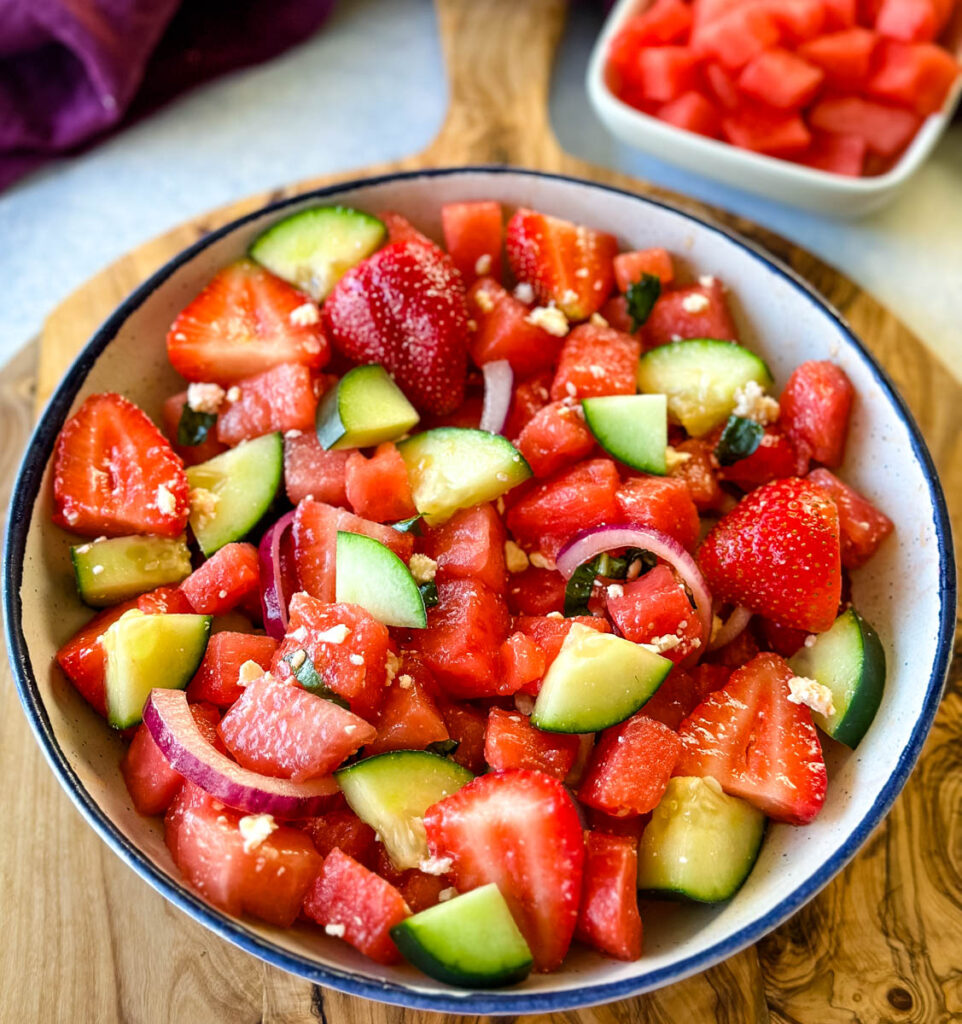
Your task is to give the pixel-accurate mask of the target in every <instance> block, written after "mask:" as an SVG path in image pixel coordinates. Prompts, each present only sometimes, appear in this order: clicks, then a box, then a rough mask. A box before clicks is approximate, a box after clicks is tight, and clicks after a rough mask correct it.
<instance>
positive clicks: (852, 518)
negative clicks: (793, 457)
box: [808, 469, 894, 569]
mask: <svg viewBox="0 0 962 1024" xmlns="http://www.w3.org/2000/svg"><path fill="white" fill-rule="evenodd" d="M808 480H809V481H810V482H811V483H813V484H815V485H816V486H817V487H819V488H820V489H821V490H822V491H824V492H825V493H826V494H827V495H828V496H829V497H830V498H831V499H832V501H834V502H835V505H836V507H837V508H838V528H839V531H840V532H841V535H842V565H844V566H845V568H846V569H857V568H858V567H859V566H860V565H864V564H865V563H866V562H867V561H868V560H869V559H870V558H871V557H872V555H874V554H875V552H876V551H877V550H878V547H879V545H880V544H881V543H882V541H883V540H885V538H886V537H887V536H888V535H889V534H890V533H891V532H892V530H893V529H894V524H893V523H892V520H891V519H889V517H888V516H887V515H886V514H885V513H884V512H881V511H879V509H877V508H876V507H875V506H874V505H873V504H872V503H871V502H870V501H869V500H868V499H867V498H865V497H863V496H862V495H861V494H859V493H858V491H856V490H855V489H854V488H852V487H849V486H848V484H846V483H843V482H842V481H841V480H839V478H838V477H837V476H835V474H834V473H830V472H829V471H828V470H827V469H815V470H812V472H811V473H809V474H808Z"/></svg>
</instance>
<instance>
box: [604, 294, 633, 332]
mask: <svg viewBox="0 0 962 1024" xmlns="http://www.w3.org/2000/svg"><path fill="white" fill-rule="evenodd" d="M601 316H602V318H603V319H604V320H605V321H606V322H607V324H608V326H609V327H611V328H613V329H614V330H616V331H621V333H622V334H630V335H631V336H632V337H633V338H640V336H641V332H640V331H633V330H632V329H631V328H632V324H633V321H632V319H631V314H630V313H629V312H628V300H627V299H626V298H625V296H624V295H613V296H612V297H611V298H610V299H609V300H608V301H607V302H606V303H605V304H604V305H603V306H602V307H601Z"/></svg>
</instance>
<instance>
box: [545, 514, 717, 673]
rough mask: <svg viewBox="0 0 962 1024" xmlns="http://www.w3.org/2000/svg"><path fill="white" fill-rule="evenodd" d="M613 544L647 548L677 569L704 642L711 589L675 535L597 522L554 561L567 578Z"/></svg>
mask: <svg viewBox="0 0 962 1024" xmlns="http://www.w3.org/2000/svg"><path fill="white" fill-rule="evenodd" d="M616 548H642V549H643V550H645V551H650V552H651V553H652V554H653V555H655V556H656V557H657V558H660V559H662V560H663V561H665V562H667V563H668V564H669V565H670V566H671V567H672V568H673V569H674V570H675V572H677V573H678V575H679V576H680V577H681V578H682V580H683V581H684V583H685V585H686V586H687V587H688V589H689V590H690V591H691V596H692V597H693V598H694V600H695V612H696V614H697V615H698V618H699V620H700V622H701V628H702V636H703V637H704V640H703V641H702V643H703V644H707V642H708V639H709V638H710V637H711V592H710V591H709V589H708V585H707V584H706V583H705V578H704V577H703V576H702V574H701V570H700V569H699V568H698V566H697V565H696V564H695V560H694V558H692V557H691V555H690V554H688V552H687V551H686V550H685V549H684V548H683V547H682V546H681V544H679V543H678V541H677V540H675V539H674V537H669V536H668V535H667V534H664V533H661V532H660V531H659V530H649V529H646V528H645V527H643V526H596V527H595V528H594V529H592V530H585V531H584V532H583V533H579V534H577V535H576V536H575V537H573V538H572V539H571V540H570V541H568V543H567V544H566V545H565V546H564V547H563V548H562V549H561V551H560V552H559V554H558V557H557V558H556V559H555V564H556V565H557V567H558V571H559V572H560V573H561V575H562V576H564V578H565V579H570V577H571V574H572V573H573V572H574V571H575V569H577V568H578V566H579V565H583V564H584V563H585V562H587V561H590V560H591V559H592V558H594V557H595V555H601V554H604V552H606V551H613V550H615V549H616ZM697 653H698V652H697V651H696V652H695V654H696V655H697ZM697 660H698V659H697V656H696V657H690V658H688V659H686V661H688V662H689V663H691V662H694V661H697Z"/></svg>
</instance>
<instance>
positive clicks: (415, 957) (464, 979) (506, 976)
mask: <svg viewBox="0 0 962 1024" xmlns="http://www.w3.org/2000/svg"><path fill="white" fill-rule="evenodd" d="M391 938H392V939H393V940H394V945H395V946H397V948H398V949H399V950H400V952H401V955H402V956H403V957H404V959H405V960H407V961H409V962H410V963H411V964H413V965H414V966H415V967H417V968H419V969H420V970H422V971H424V973H425V974H427V975H428V976H429V977H431V978H435V979H436V980H437V981H443V982H444V983H445V984H446V985H456V986H457V987H458V988H502V987H506V986H508V985H517V984H518V983H519V982H521V981H524V979H525V978H527V977H528V975H529V974H530V973H531V964H532V961H530V960H529V961H528V962H527V963H526V964H519V965H518V966H517V967H515V968H511V969H505V970H504V971H503V972H502V973H500V974H497V975H486V974H474V973H472V972H470V971H459V970H457V969H456V968H453V967H450V966H448V965H447V964H445V963H443V962H442V961H440V960H439V959H438V958H437V957H436V956H434V955H433V954H432V953H430V952H429V951H428V950H426V949H425V948H424V946H422V945H421V944H420V943H419V942H418V941H417V940H416V939H415V938H414V937H413V936H412V934H411V933H410V932H409V931H407V930H406V929H404V928H403V927H402V926H401V925H395V926H394V927H393V928H392V929H391Z"/></svg>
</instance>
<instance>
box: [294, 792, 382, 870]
mask: <svg viewBox="0 0 962 1024" xmlns="http://www.w3.org/2000/svg"><path fill="white" fill-rule="evenodd" d="M300 827H301V828H302V829H303V830H304V832H306V833H307V835H309V836H310V837H311V840H312V841H313V843H314V848H315V849H316V850H317V852H318V853H319V854H320V855H321V856H322V857H326V856H327V855H328V854H329V853H330V852H331V850H334V849H338V850H340V851H341V852H342V853H346V854H347V855H348V857H352V858H353V859H354V860H356V861H357V862H358V864H363V865H364V866H365V867H366V868H370V867H373V864H374V857H375V844H376V843H377V833H375V831H374V829H373V828H371V826H370V825H368V824H367V823H366V822H363V821H361V819H360V818H359V817H358V816H357V815H356V814H355V813H354V812H353V811H352V810H349V809H348V808H346V807H344V808H337V809H335V810H332V811H328V812H327V813H325V814H321V815H319V816H318V817H316V818H308V819H307V821H305V822H304V823H303V824H302V825H301V826H300Z"/></svg>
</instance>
